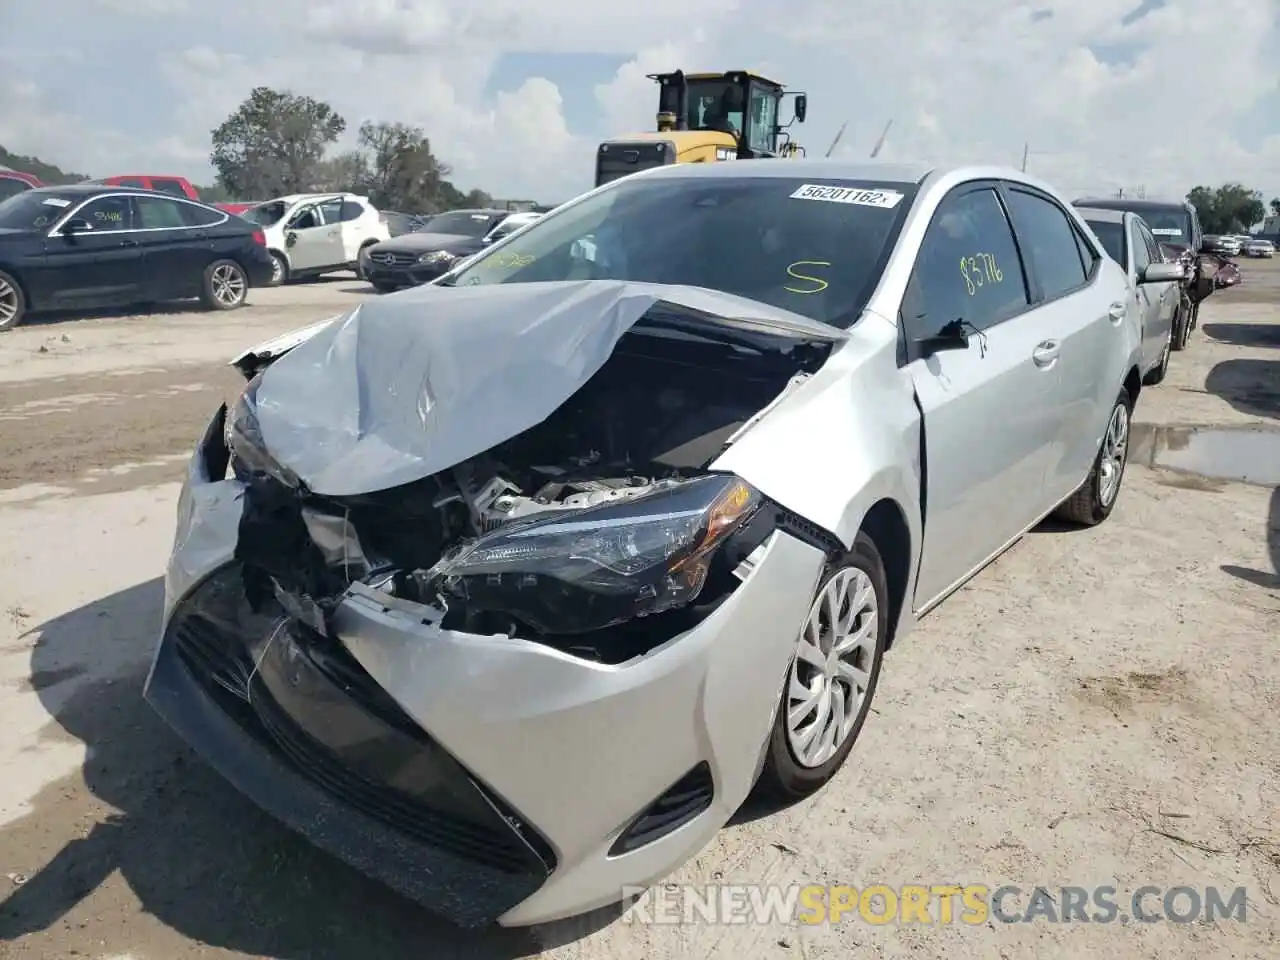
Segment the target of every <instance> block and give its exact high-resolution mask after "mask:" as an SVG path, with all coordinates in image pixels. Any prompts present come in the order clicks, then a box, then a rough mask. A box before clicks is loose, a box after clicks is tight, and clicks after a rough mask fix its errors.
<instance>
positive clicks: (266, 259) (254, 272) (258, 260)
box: [244, 246, 272, 287]
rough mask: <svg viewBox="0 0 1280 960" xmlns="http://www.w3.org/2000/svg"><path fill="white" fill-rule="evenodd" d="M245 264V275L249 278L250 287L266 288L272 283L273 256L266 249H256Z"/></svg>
mask: <svg viewBox="0 0 1280 960" xmlns="http://www.w3.org/2000/svg"><path fill="white" fill-rule="evenodd" d="M246 260H247V261H248V262H246V263H245V264H244V272H245V275H246V276H247V277H248V278H249V286H250V287H265V286H267V285H268V284H269V283H270V282H271V272H272V261H271V254H270V253H268V252H267V249H266V247H256V246H255V247H254V253H253V254H252V255H251V256H249V257H247V258H246Z"/></svg>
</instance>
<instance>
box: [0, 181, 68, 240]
mask: <svg viewBox="0 0 1280 960" xmlns="http://www.w3.org/2000/svg"><path fill="white" fill-rule="evenodd" d="M77 199H79V198H77V197H71V198H68V197H60V196H58V195H57V194H51V193H43V192H41V191H37V190H26V191H23V192H22V193H19V194H17V195H16V196H12V197H10V198H9V199H8V200H5V201H3V202H0V227H4V228H8V229H11V230H41V229H43V228H45V227H49V226H52V225H53V222H54V221H55V220H57V219H58V217H60V216H62V214H63V212H64V211H65V210H66V209H67V207H69V206H71V205H72V204H73V203H74V202H75V201H76V200H77Z"/></svg>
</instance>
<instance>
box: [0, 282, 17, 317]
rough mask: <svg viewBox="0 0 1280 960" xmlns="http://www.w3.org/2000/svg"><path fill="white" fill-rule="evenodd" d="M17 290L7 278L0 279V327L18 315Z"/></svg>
mask: <svg viewBox="0 0 1280 960" xmlns="http://www.w3.org/2000/svg"><path fill="white" fill-rule="evenodd" d="M18 303H19V298H18V291H17V290H16V289H15V288H14V286H13V284H11V283H10V282H9V281H8V280H0V327H3V326H5V325H6V324H8V323H11V322H12V321H13V318H14V317H16V316H17V315H18Z"/></svg>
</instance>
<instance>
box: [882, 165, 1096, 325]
mask: <svg viewBox="0 0 1280 960" xmlns="http://www.w3.org/2000/svg"><path fill="white" fill-rule="evenodd" d="M1073 256H1074V255H1073ZM1077 262H1079V261H1078V259H1077ZM1027 305H1028V297H1027V283H1026V278H1025V276H1024V273H1023V269H1022V261H1021V260H1020V259H1019V257H1018V247H1017V244H1016V243H1015V242H1014V239H1013V230H1012V228H1011V227H1010V226H1009V220H1008V218H1007V217H1006V216H1005V212H1004V207H1003V206H1002V205H1001V203H1000V198H999V197H998V196H997V195H996V192H995V190H993V189H991V188H989V187H984V188H982V189H978V190H970V191H968V192H965V193H953V194H951V195H950V196H949V197H947V198H946V199H945V200H943V201H942V203H941V204H939V206H938V210H937V212H936V213H934V215H933V220H932V221H931V222H930V224H929V229H928V230H927V231H926V232H925V236H924V241H923V243H922V244H921V247H920V255H919V258H918V259H917V260H916V267H915V272H914V273H913V275H912V278H911V283H910V284H909V285H908V289H907V294H906V297H905V298H904V300H903V323H904V325H905V327H906V329H907V332H908V334H909V335H910V336H911V337H912V338H913V339H914V338H919V337H927V336H934V335H936V334H937V333H938V331H940V330H941V329H942V328H943V327H944V326H946V325H947V324H949V323H951V322H953V321H955V320H964V321H965V322H966V323H968V324H971V325H972V326H973V327H975V328H976V329H978V330H985V329H987V328H988V327H991V326H994V325H995V324H997V323H999V322H1000V321H1002V320H1006V319H1008V318H1009V317H1011V316H1013V315H1014V314H1016V313H1018V312H1020V311H1022V310H1024V309H1026V307H1027Z"/></svg>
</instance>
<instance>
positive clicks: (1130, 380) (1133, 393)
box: [1124, 364, 1142, 406]
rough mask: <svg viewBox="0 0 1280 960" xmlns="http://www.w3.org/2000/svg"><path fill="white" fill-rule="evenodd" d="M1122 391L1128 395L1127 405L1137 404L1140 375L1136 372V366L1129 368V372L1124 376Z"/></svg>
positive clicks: (1140, 385)
mask: <svg viewBox="0 0 1280 960" xmlns="http://www.w3.org/2000/svg"><path fill="white" fill-rule="evenodd" d="M1124 389H1125V392H1127V393H1128V394H1129V403H1130V405H1131V406H1132V405H1133V404H1136V403H1137V402H1138V393H1139V392H1140V391H1141V390H1142V374H1141V373H1140V372H1139V370H1138V365H1137V364H1134V365H1133V366H1132V367H1130V368H1129V372H1128V373H1126V374H1125V376H1124Z"/></svg>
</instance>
